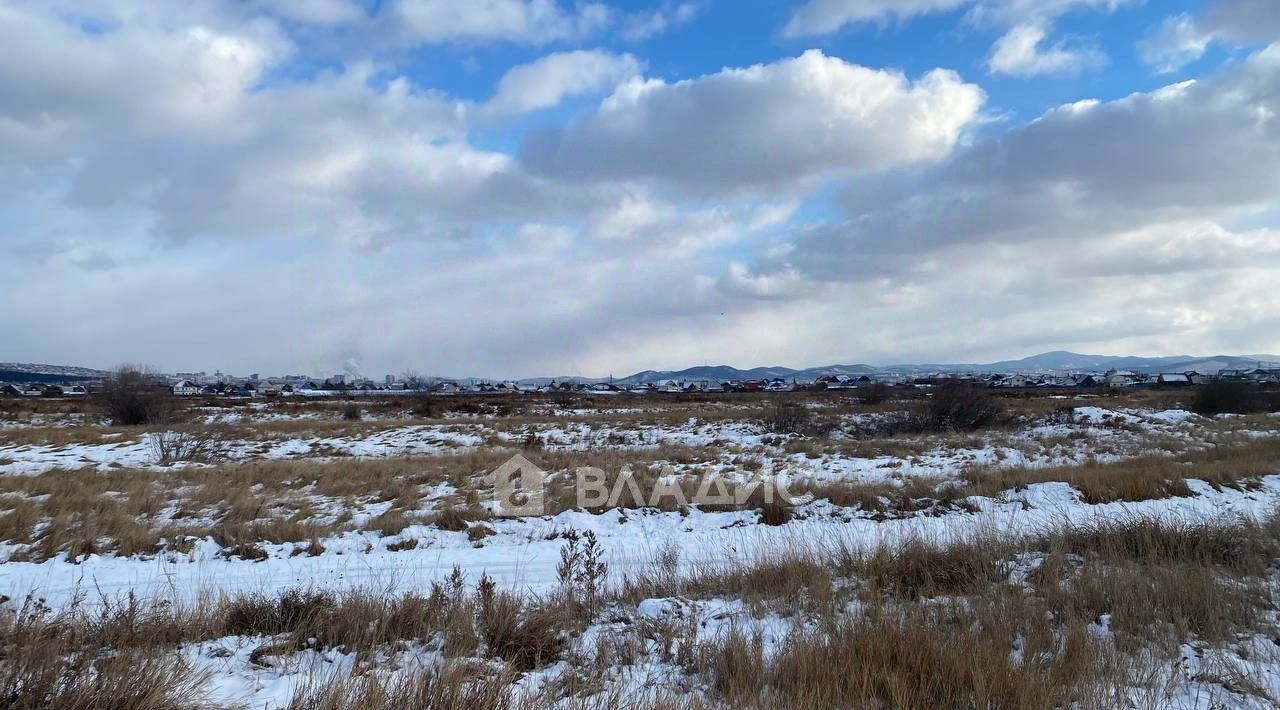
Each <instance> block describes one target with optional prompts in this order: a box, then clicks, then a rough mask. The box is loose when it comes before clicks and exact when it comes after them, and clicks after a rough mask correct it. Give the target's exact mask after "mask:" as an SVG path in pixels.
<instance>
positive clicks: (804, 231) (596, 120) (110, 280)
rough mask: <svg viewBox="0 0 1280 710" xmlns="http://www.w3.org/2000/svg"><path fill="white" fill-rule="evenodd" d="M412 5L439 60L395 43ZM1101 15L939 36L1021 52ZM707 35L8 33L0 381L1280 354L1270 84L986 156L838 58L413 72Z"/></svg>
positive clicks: (59, 1)
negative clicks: (57, 366) (1014, 42)
mask: <svg viewBox="0 0 1280 710" xmlns="http://www.w3.org/2000/svg"><path fill="white" fill-rule="evenodd" d="M812 4H813V5H814V6H817V5H818V3H812ZM410 5H413V6H414V7H416V8H417V9H418V10H419V11H421V12H422V13H423V14H420V15H419V16H418V17H419V20H423V19H424V18H425V20H427V23H426V25H417V26H409V25H404V26H403V27H400V28H392V27H391V25H393V24H395V21H397V20H398V19H401V20H402V19H404V16H402V15H400V14H398V13H400V12H401V11H402V10H404V9H405V8H408V7H409V6H410ZM837 5H839V6H844V7H855V6H859V7H862V8H863V10H862V13H863V14H861V15H856V16H855V19H856V18H858V17H861V18H864V19H856V21H871V22H876V21H886V20H889V21H892V20H893V19H894V18H898V17H900V18H901V19H907V17H908V16H913V14H919V13H921V12H926V11H935V10H934V9H930V8H935V7H936V6H937V5H938V3H933V2H928V0H922V1H921V2H916V3H903V2H894V3H888V2H881V3H872V2H864V3H832V4H830V6H831V7H836V6H837ZM1109 6H1110V5H1109V4H1108V3H1105V2H1101V1H1099V2H1092V3H1088V2H1084V1H1083V0H1076V1H1072V2H1068V1H1067V0H1062V2H1030V1H1029V0H1028V1H1027V2H1022V3H1019V2H1012V1H1009V2H999V3H997V2H995V1H994V0H992V2H965V3H953V4H951V5H950V7H952V9H954V10H958V11H964V12H966V13H967V16H968V17H969V18H970V20H969V21H971V22H972V23H977V24H981V25H982V26H991V27H998V28H999V29H1000V30H1001V32H1002V33H1003V32H1008V31H1009V30H1010V29H1012V28H1015V27H1017V26H1018V25H1020V24H1029V25H1033V26H1035V27H1043V28H1046V30H1047V29H1048V28H1050V27H1052V26H1053V21H1054V20H1055V19H1056V18H1057V17H1059V16H1060V14H1061V12H1062V11H1065V10H1063V8H1077V9H1078V8H1083V7H1096V8H1106V7H1109ZM682 7H683V5H679V4H675V3H671V4H664V5H656V4H654V5H652V6H651V8H652V11H653V12H654V13H661V14H662V17H663V21H664V22H666V23H667V24H665V25H662V26H661V27H659V25H660V24H661V23H658V22H656V20H655V21H653V22H649V21H650V20H653V18H654V16H653V15H649V14H648V12H647V11H635V10H632V12H633V13H634V14H631V15H628V14H626V13H623V12H620V11H617V10H608V9H604V8H603V6H595V5H591V4H588V3H585V2H583V3H579V2H569V0H561V1H560V2H558V3H556V2H549V1H548V0H527V1H525V2H517V1H516V0H506V1H502V0H485V1H483V2H477V3H446V4H433V3H432V2H416V3H415V2H394V1H392V2H383V3H374V4H370V3H363V2H361V3H354V2H343V1H342V0H314V1H312V2H307V3H279V2H274V0H252V1H251V2H232V1H230V0H154V1H153V2H146V3H139V2H136V1H132V0H102V1H101V2H97V3H92V4H86V3H83V2H74V1H73V0H48V1H47V2H39V3H37V2H34V1H31V2H14V1H13V0H0V46H3V47H4V48H5V49H6V51H4V52H0V97H3V98H0V198H2V199H0V256H3V258H0V302H3V303H4V304H5V306H6V307H5V308H4V309H3V310H2V311H0V330H2V331H3V332H5V333H6V334H8V335H9V340H7V341H6V346H7V347H8V349H7V351H6V352H8V353H10V357H13V358H16V359H21V360H29V361H58V362H72V363H80V364H86V365H96V366H110V365H111V364H112V363H113V362H119V361H132V360H139V359H142V360H146V361H148V362H151V363H153V364H155V365H158V366H161V367H166V368H169V369H192V368H196V369H201V368H207V369H213V368H218V367H220V368H223V369H224V370H230V371H244V372H251V371H263V372H268V371H286V370H294V371H299V370H300V371H303V372H311V370H312V368H313V367H314V368H319V369H321V370H323V371H335V372H336V371H339V370H341V368H342V366H343V363H344V362H346V361H347V360H348V359H352V358H353V357H354V359H356V360H358V361H359V362H360V363H361V367H362V368H364V369H365V370H366V371H377V372H382V371H393V372H394V371H399V370H403V369H404V368H407V367H414V368H416V369H419V370H423V371H429V372H433V373H439V374H454V375H481V376H499V377H501V376H513V375H548V374H584V375H601V374H607V373H610V372H612V373H615V374H624V373H625V372H627V371H630V370H637V369H641V368H645V367H655V366H656V367H666V366H670V367H682V366H687V365H689V364H692V363H696V362H703V361H706V360H708V359H713V360H716V361H729V362H734V363H735V364H742V365H753V364H767V363H770V362H773V363H783V364H814V365H816V364H822V363H829V362H834V361H846V360H849V359H855V360H869V361H873V362H875V361H879V362H886V361H895V360H912V359H917V360H919V359H935V358H942V359H953V360H965V359H968V360H991V359H997V358H1002V357H1006V356H1009V355H1011V354H1016V353H1014V352H1011V351H1021V350H1032V349H1049V348H1053V347H1087V348H1088V349H1097V350H1101V351H1108V350H1110V351H1120V350H1124V351H1133V352H1156V351H1161V350H1165V351H1171V350H1177V351H1190V350H1200V351H1212V350H1224V351H1231V350H1256V351H1265V350H1275V349H1280V342H1277V341H1276V340H1275V338H1276V336H1275V333H1278V332H1280V320H1278V319H1277V317H1276V316H1275V315H1274V314H1275V313H1276V312H1280V279H1276V278H1275V275H1276V274H1277V273H1280V253H1278V251H1280V248H1278V247H1277V245H1278V244H1280V233H1277V231H1276V230H1275V229H1274V228H1268V227H1269V226H1273V225H1271V224H1270V223H1272V222H1274V220H1275V213H1274V209H1275V208H1274V206H1275V205H1276V204H1277V197H1278V195H1277V189H1278V188H1277V187H1276V186H1277V185H1280V175H1278V174H1277V167H1276V166H1278V165H1280V147H1278V145H1277V136H1280V129H1277V127H1276V125H1275V117H1276V116H1277V115H1280V105H1277V104H1278V103H1280V99H1278V98H1277V96H1278V95H1280V91H1277V89H1276V87H1277V86H1280V80H1278V79H1280V50H1278V49H1270V50H1265V51H1261V52H1258V53H1257V54H1256V55H1255V56H1253V57H1252V58H1250V59H1248V60H1247V61H1241V62H1238V63H1233V64H1231V65H1229V67H1228V68H1227V69H1226V70H1223V71H1221V72H1220V73H1218V74H1217V75H1212V76H1209V77H1208V78H1206V79H1204V80H1202V81H1200V82H1198V83H1186V84H1175V85H1172V86H1170V87H1167V88H1165V89H1162V90H1159V91H1155V92H1149V93H1143V94H1135V95H1133V96H1130V97H1127V98H1124V99H1121V100H1118V101H1108V102H1098V101H1083V102H1078V103H1074V104H1068V105H1064V106H1061V107H1059V108H1057V109H1054V110H1052V111H1049V112H1048V113H1046V114H1044V115H1043V116H1041V117H1040V118H1039V119H1038V120H1035V121H1032V122H1031V123H1028V124H1025V125H1008V124H999V125H990V124H988V125H987V126H985V127H984V130H982V131H977V130H971V129H972V128H973V127H974V126H975V124H976V123H977V122H979V121H980V120H981V119H980V118H979V111H980V110H981V107H982V105H983V100H984V98H983V94H982V91H981V90H980V89H979V88H978V87H976V86H973V85H972V84H970V83H966V82H964V81H963V80H961V79H960V78H959V77H958V76H957V75H956V74H954V73H951V72H948V71H936V72H931V73H928V74H925V75H923V76H918V77H917V76H912V77H906V76H902V75H901V74H898V73H895V72H893V71H888V70H881V69H875V68H866V67H860V66H855V65H853V64H851V63H848V62H846V61H843V60H841V59H838V58H835V57H831V56H827V55H824V54H822V53H820V52H811V53H808V54H805V55H803V56H800V57H796V58H788V59H782V60H778V61H772V62H770V63H765V64H761V65H758V66H749V67H745V68H726V69H724V70H722V71H719V72H715V73H711V74H708V75H705V76H698V77H695V78H691V79H688V80H685V81H675V80H674V79H663V78H656V77H651V78H641V76H640V72H641V71H642V66H641V64H642V60H641V59H640V58H638V57H629V56H627V55H620V54H617V53H610V52H609V51H606V50H584V51H582V52H575V51H571V50H572V49H573V48H572V47H570V48H566V49H565V50H564V51H560V52H555V53H550V54H548V53H547V52H538V54H542V55H544V56H542V58H541V59H533V60H532V61H530V63H528V64H526V65H525V66H523V67H517V68H514V69H511V70H510V71H508V72H507V77H506V79H504V80H503V81H500V82H499V84H498V86H497V88H496V90H495V91H494V92H493V95H492V101H491V102H484V101H480V102H477V101H474V100H464V99H461V98H458V97H457V96H451V95H449V94H447V93H445V92H443V91H441V90H436V89H432V88H430V87H429V86H425V85H423V84H422V81H423V80H422V79H421V77H422V76H424V75H426V74H429V72H415V71H414V69H415V68H416V67H415V66H410V64H409V63H406V64H403V65H399V64H397V63H398V62H408V60H406V59H405V57H406V56H409V55H412V61H413V62H417V61H419V60H420V59H421V58H422V55H423V54H428V53H424V52H406V51H405V47H406V45H410V46H411V45H420V44H424V43H425V44H441V43H455V44H465V45H479V44H486V43H498V42H503V43H517V44H524V45H529V46H538V45H541V44H545V43H559V42H564V43H572V42H574V41H578V40H581V39H582V38H583V37H589V38H592V42H593V45H594V43H595V42H596V41H604V39H602V37H607V38H611V39H614V40H616V39H618V38H620V37H625V36H626V35H627V32H628V30H627V28H628V27H629V26H630V25H631V23H633V22H635V23H639V24H636V27H640V28H641V29H642V30H643V31H641V32H640V34H641V35H642V34H645V33H647V32H651V31H661V30H664V29H665V30H669V29H670V28H671V27H674V26H675V24H674V22H675V20H676V19H678V15H679V14H680V9H681V8H682ZM877 7H878V8H880V9H879V10H876V8H877ZM352 8H355V9H358V10H359V11H360V13H359V16H357V14H355V13H354V12H352V11H351V10H352ZM593 8H595V9H593ZM867 8H871V10H867ZM886 8H888V10H886ZM1263 9H1264V10H1265V9H1266V8H1265V7H1264V8H1263ZM872 10H875V11H874V12H872ZM896 11H901V12H900V13H899V14H897V15H895V14H894V12H896ZM886 12H887V13H888V14H886ZM998 12H999V13H1007V14H995V13H998ZM432 13H437V14H432ZM470 13H479V14H478V15H473V14H470ZM485 13H488V14H487V15H486V14H485ZM593 13H594V14H593ZM982 13H987V14H982ZM1208 16H1209V15H1208V11H1206V13H1203V14H1202V15H1200V16H1198V17H1196V18H1195V21H1196V22H1197V23H1203V22H1205V21H1206V18H1207V17H1208ZM477 17H479V18H480V19H479V20H477V19H476V18H477ZM593 17H598V18H603V19H594V20H593V19H592V18H593ZM1246 17H1253V22H1255V23H1256V24H1258V25H1259V26H1261V22H1262V20H1265V17H1263V18H1262V20H1259V19H1258V18H1257V17H1254V16H1246ZM642 20H643V21H644V22H642ZM424 28H425V29H424ZM654 28H657V29H654ZM446 30H447V31H446ZM610 33H612V34H610ZM1051 35H1052V32H1047V33H1046V36H1044V37H1042V38H1039V39H1038V40H1037V41H1036V42H1034V43H1032V44H1033V46H1034V50H1035V51H1034V58H1036V61H1041V62H1043V61H1044V59H1043V58H1044V57H1045V56H1050V57H1051V56H1052V52H1053V51H1054V49H1055V48H1056V47H1059V46H1060V45H1061V42H1060V40H1059V39H1057V38H1054V37H1052V36H1051ZM636 36H637V37H638V36H639V35H636ZM335 38H338V39H335ZM341 38H348V39H350V38H355V39H358V40H361V46H360V48H359V50H355V49H351V46H350V45H348V44H345V43H344V42H343V41H339V39H341ZM365 38H369V40H370V42H369V43H368V46H365V44H363V43H362V42H363V40H364V39H365ZM329 40H333V41H332V43H326V42H328V41H329ZM1241 41H1243V40H1241ZM382 42H385V43H386V44H385V46H381V45H379V43H382ZM314 43H322V44H324V47H323V51H324V52H325V55H324V58H323V61H317V60H316V57H314V56H313V55H311V54H310V53H309V52H310V51H311V50H313V49H315V47H314V46H313V45H314ZM388 48H390V49H391V50H392V51H384V50H387V49H388ZM1062 48H1063V49H1064V50H1074V49H1077V48H1076V47H1073V46H1069V45H1068V46H1062ZM533 51H534V50H531V49H530V48H529V47H528V46H526V47H524V48H515V49H513V48H510V47H507V48H503V49H501V50H500V51H497V52H495V51H494V50H493V48H491V47H475V46H466V47H463V48H462V50H461V52H459V51H458V50H457V49H456V48H448V49H446V50H442V51H441V52H435V53H430V54H432V56H433V57H434V56H435V55H437V54H451V53H461V54H468V55H469V54H473V53H474V54H476V55H477V56H480V57H481V58H482V62H488V61H489V58H490V57H492V56H496V55H498V54H501V55H502V56H503V57H509V56H511V55H512V53H520V55H521V56H525V57H528V54H529V53H532V52H533ZM615 51H616V50H615ZM637 51H638V50H637ZM370 56H373V57H376V58H377V61H367V60H368V58H369V57H370ZM406 67H408V68H406ZM486 68H492V67H486ZM504 68H505V67H504ZM618 82H621V84H618ZM464 83H465V82H464ZM472 84H473V85H472V86H470V87H468V88H469V89H475V88H476V87H475V86H474V82H472ZM479 90H480V91H483V87H481V88H480V89H479ZM599 94H608V96H607V98H604V99H602V100H598V99H597V98H595V95H599ZM469 95H470V96H474V95H475V94H474V93H471V94H469ZM575 96H578V97H591V102H592V103H591V106H590V107H589V108H587V109H585V110H584V111H583V112H582V113H580V114H577V115H576V118H571V119H568V120H566V119H565V118H564V117H563V116H564V114H566V113H569V112H568V111H567V110H562V111H559V112H556V111H547V112H545V113H543V114H540V115H537V116H528V115H527V112H530V111H538V110H541V109H544V108H548V107H552V106H556V105H563V104H565V103H566V99H569V98H571V97H575ZM597 101H599V102H598V103H597ZM490 103H491V104H492V106H490ZM486 107H489V108H486ZM493 107H501V109H500V110H499V109H498V108H493ZM486 111H489V112H491V113H486ZM499 114H501V116H500V115H499ZM480 119H485V120H482V121H481V124H480V125H478V126H477V125H473V123H472V122H473V121H476V120H480ZM497 119H501V120H497ZM529 126H535V127H536V128H535V129H534V130H533V131H532V132H531V133H529V134H527V137H523V136H525V135H526V134H522V133H521V132H520V131H524V130H525V129H526V128H527V127H529ZM522 140H523V142H522ZM512 145H520V150H519V151H518V153H517V154H514V155H513V154H512V151H511V148H510V146H512ZM103 304H111V306H112V307H111V308H110V309H104V308H103ZM189 323H198V324H200V325H199V327H195V328H184V327H183V324H189ZM50 324H55V325H54V326H53V327H51V326H50ZM61 324H67V325H66V327H61ZM175 329H179V330H178V332H181V333H182V337H180V338H175V337H174V336H173V333H174V332H175ZM866 332H873V333H875V337H874V338H864V337H861V336H860V335H859V334H861V333H866ZM851 334H852V335H851ZM244 343H252V346H251V347H248V346H245V345H244Z"/></svg>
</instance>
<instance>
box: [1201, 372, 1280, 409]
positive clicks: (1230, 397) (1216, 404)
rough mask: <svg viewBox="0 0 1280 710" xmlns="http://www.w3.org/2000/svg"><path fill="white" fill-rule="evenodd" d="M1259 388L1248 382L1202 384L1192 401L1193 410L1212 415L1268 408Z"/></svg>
mask: <svg viewBox="0 0 1280 710" xmlns="http://www.w3.org/2000/svg"><path fill="white" fill-rule="evenodd" d="M1266 405H1267V402H1266V401H1265V400H1264V398H1263V397H1262V396H1261V393H1260V392H1259V390H1258V388H1257V387H1255V386H1253V385H1251V384H1248V383H1246V382H1229V381H1227V380H1217V381H1215V382H1210V383H1208V384H1205V385H1201V386H1200V387H1199V388H1198V389H1197V390H1196V396H1195V399H1193V400H1192V402H1191V411H1193V412H1195V413H1196V414H1201V415H1204V416H1207V417H1211V416H1213V415H1215V414H1249V413H1252V412H1260V411H1262V410H1264V409H1266V408H1267V406H1266Z"/></svg>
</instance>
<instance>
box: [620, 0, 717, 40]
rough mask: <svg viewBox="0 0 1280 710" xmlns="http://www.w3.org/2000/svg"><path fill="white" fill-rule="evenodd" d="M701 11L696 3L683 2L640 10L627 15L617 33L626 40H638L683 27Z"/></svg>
mask: <svg viewBox="0 0 1280 710" xmlns="http://www.w3.org/2000/svg"><path fill="white" fill-rule="evenodd" d="M700 12H702V6H701V5H699V4H698V3H693V2H683V3H680V4H679V5H674V6H672V5H670V4H667V5H664V6H663V7H660V8H658V9H656V10H650V11H648V12H640V13H636V14H634V15H631V16H629V17H628V18H627V19H626V21H625V22H623V24H622V28H621V30H620V31H619V35H620V36H621V37H622V38H623V39H625V40H627V41H628V42H640V41H642V40H646V39H649V38H650V37H656V36H657V35H660V34H662V33H664V32H666V31H667V30H669V29H672V28H677V27H683V26H685V25H687V24H689V23H690V22H693V20H694V18H696V17H697V16H698V13H700Z"/></svg>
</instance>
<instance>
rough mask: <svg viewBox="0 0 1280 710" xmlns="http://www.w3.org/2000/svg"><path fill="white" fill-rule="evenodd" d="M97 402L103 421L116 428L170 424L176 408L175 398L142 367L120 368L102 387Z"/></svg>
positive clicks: (95, 399)
mask: <svg viewBox="0 0 1280 710" xmlns="http://www.w3.org/2000/svg"><path fill="white" fill-rule="evenodd" d="M94 402H95V404H96V405H97V407H98V410H99V411H100V412H101V413H102V415H103V417H104V418H106V419H107V420H109V421H110V422H111V424H113V425H115V426H142V425H147V424H167V423H170V422H172V421H173V420H174V418H175V415H176V413H177V407H176V406H175V404H174V401H173V394H172V393H171V392H170V391H169V390H168V389H167V388H166V387H165V386H164V384H163V383H162V382H160V381H158V379H157V377H156V376H155V374H154V373H153V372H152V371H151V370H148V369H147V368H145V367H142V366H141V365H121V366H119V367H117V368H116V369H115V370H112V372H111V374H109V375H107V378H106V379H105V380H104V381H103V383H102V391H101V392H98V393H97V394H96V395H94Z"/></svg>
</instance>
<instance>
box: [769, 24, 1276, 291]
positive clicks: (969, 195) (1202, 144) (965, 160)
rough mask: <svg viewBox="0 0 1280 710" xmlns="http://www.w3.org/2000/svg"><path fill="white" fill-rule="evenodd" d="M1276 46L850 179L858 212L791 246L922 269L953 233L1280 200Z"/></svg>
mask: <svg viewBox="0 0 1280 710" xmlns="http://www.w3.org/2000/svg"><path fill="white" fill-rule="evenodd" d="M1277 86H1280V45H1276V46H1273V47H1271V48H1269V49H1267V50H1265V51H1263V52H1260V53H1258V54H1256V55H1255V56H1253V57H1251V58H1250V59H1249V60H1248V61H1246V62H1244V63H1243V64H1241V65H1239V66H1236V67H1234V68H1231V69H1229V70H1226V71H1224V72H1223V73H1222V74H1220V75H1218V76H1215V77H1212V78H1210V79H1206V80H1204V81H1201V82H1185V83H1182V84H1175V85H1172V86H1169V87H1166V88H1163V89H1160V90H1158V91H1154V92H1150V93H1146V94H1134V95H1132V96H1129V97H1126V98H1124V99H1120V100H1118V101H1112V102H1107V103H1099V102H1077V103H1075V104H1069V105H1066V106H1063V107H1061V108H1059V109H1055V110H1053V111H1050V112H1048V113H1047V114H1045V115H1044V116H1042V117H1041V118H1039V119H1038V120H1036V121H1033V122H1031V123H1029V124H1027V125H1025V126H1020V127H1016V128H1014V129H1012V130H1010V131H1009V132H1007V133H1005V134H1003V135H998V136H994V137H991V138H988V139H986V140H984V141H981V142H978V143H976V144H974V145H972V146H969V147H966V148H965V149H963V150H961V151H959V152H957V153H956V154H955V155H953V156H952V157H951V158H950V159H948V160H947V161H946V162H944V163H942V164H939V165H937V166H933V167H930V168H927V169H924V170H919V171H913V172H911V173H905V174H900V175H897V176H894V177H892V178H890V177H886V176H876V177H875V178H874V179H862V180H858V181H856V182H854V183H853V184H852V185H851V186H850V187H849V188H848V190H847V192H846V195H845V199H844V207H845V209H846V211H847V214H848V216H849V221H848V222H847V223H845V224H841V225H827V226H825V227H822V228H814V229H810V230H808V231H805V232H801V233H800V234H798V235H797V237H796V241H795V245H794V246H795V250H794V251H793V252H792V253H791V254H789V255H788V256H787V259H788V260H789V261H790V262H791V263H792V264H794V265H797V266H800V267H802V270H803V271H805V272H808V273H812V274H815V275H818V276H819V277H821V278H864V277H867V276H868V275H875V274H881V273H885V272H886V270H890V271H894V272H905V271H909V270H911V269H915V268H918V267H919V265H920V264H921V262H922V259H921V254H923V253H927V252H929V251H930V250H939V249H944V248H947V247H949V246H954V245H956V244H973V243H984V244H1011V243H1020V242H1030V241H1036V240H1048V239H1066V238H1070V237H1072V236H1078V237H1081V238H1084V237H1088V238H1091V239H1106V238H1109V237H1108V235H1112V234H1116V233H1119V232H1123V231H1126V230H1134V229H1139V228H1141V227H1142V226H1144V225H1151V224H1161V223H1170V222H1184V221H1187V220H1205V221H1216V220H1228V219H1236V218H1239V217H1240V216H1242V215H1247V214H1249V213H1250V212H1252V211H1256V210H1262V209H1266V208H1268V207H1269V206H1271V205H1274V204H1275V202H1276V201H1277V200H1280V188H1278V187H1277V186H1278V185H1280V130H1277V126H1276V121H1277V118H1276V117H1277V116H1280V91H1277V89H1276V87H1277Z"/></svg>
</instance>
